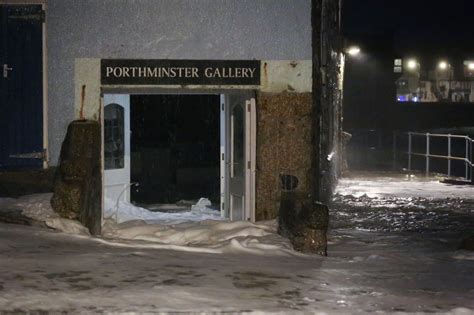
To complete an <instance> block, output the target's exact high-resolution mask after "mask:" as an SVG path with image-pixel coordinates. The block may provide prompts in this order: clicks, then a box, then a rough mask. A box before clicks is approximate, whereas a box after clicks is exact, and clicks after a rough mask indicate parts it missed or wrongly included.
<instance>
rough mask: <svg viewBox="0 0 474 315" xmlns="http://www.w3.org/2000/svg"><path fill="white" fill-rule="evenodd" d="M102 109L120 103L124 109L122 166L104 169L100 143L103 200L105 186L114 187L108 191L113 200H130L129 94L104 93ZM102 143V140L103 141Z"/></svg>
mask: <svg viewBox="0 0 474 315" xmlns="http://www.w3.org/2000/svg"><path fill="white" fill-rule="evenodd" d="M103 103H104V105H103V111H104V113H105V107H107V106H108V105H110V104H117V105H120V106H121V107H122V108H123V109H124V116H123V119H124V130H123V131H124V165H123V166H124V167H123V168H120V169H112V170H106V169H105V164H104V162H105V156H104V152H105V148H104V145H102V148H103V149H102V152H103V153H102V161H103V162H102V165H103V167H102V169H103V170H104V173H103V174H104V176H103V179H104V182H103V189H104V193H103V195H104V200H105V197H107V195H106V189H107V187H115V192H114V193H113V192H112V191H111V192H110V195H109V196H111V197H112V198H111V199H112V200H113V201H114V202H117V203H118V202H119V201H125V202H130V95H129V94H104V102H103ZM102 117H103V118H102V126H103V127H102V128H103V129H104V126H105V124H104V120H105V114H104V115H102ZM104 136H105V130H104V131H103V132H102V141H104ZM103 143H104V142H103Z"/></svg>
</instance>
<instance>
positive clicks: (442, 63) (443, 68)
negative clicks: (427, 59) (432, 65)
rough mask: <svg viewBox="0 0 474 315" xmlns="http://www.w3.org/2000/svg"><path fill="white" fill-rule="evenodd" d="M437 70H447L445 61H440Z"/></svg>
mask: <svg viewBox="0 0 474 315" xmlns="http://www.w3.org/2000/svg"><path fill="white" fill-rule="evenodd" d="M438 69H439V70H446V69H448V63H447V62H446V61H440V62H439V64H438Z"/></svg>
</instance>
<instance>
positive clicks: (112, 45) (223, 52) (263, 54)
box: [46, 0, 311, 165]
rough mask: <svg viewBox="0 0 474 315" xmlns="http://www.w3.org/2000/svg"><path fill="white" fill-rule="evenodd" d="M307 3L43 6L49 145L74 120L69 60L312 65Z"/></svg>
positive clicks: (89, 0) (196, 0) (206, 0)
mask: <svg viewBox="0 0 474 315" xmlns="http://www.w3.org/2000/svg"><path fill="white" fill-rule="evenodd" d="M310 12H311V2H310V0H48V7H47V19H46V23H47V29H48V31H47V45H48V74H49V82H48V84H49V88H48V93H49V113H48V115H49V145H50V148H49V149H50V157H51V165H56V164H57V160H58V156H59V150H60V147H61V143H62V141H63V138H64V135H65V132H66V127H67V125H68V123H69V122H70V121H71V120H72V119H73V118H74V61H75V59H76V58H149V59H258V60H284V59H286V60H304V59H311V16H310Z"/></svg>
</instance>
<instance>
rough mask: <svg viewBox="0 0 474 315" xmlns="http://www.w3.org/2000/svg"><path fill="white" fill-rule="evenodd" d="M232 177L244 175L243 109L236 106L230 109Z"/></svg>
mask: <svg viewBox="0 0 474 315" xmlns="http://www.w3.org/2000/svg"><path fill="white" fill-rule="evenodd" d="M231 119H232V144H233V147H232V172H231V176H232V177H240V176H243V173H244V109H243V108H242V106H240V105H237V106H234V108H233V109H232V117H231Z"/></svg>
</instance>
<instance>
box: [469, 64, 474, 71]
mask: <svg viewBox="0 0 474 315" xmlns="http://www.w3.org/2000/svg"><path fill="white" fill-rule="evenodd" d="M467 68H468V69H469V70H472V71H474V62H470V63H468V64H467Z"/></svg>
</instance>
